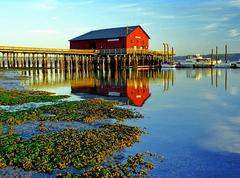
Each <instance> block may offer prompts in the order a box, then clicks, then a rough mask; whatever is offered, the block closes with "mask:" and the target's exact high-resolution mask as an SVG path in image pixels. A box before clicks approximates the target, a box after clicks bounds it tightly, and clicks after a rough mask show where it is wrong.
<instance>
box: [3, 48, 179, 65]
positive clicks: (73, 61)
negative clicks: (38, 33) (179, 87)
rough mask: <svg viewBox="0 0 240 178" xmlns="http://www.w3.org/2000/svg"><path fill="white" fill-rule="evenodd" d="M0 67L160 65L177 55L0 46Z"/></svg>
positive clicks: (144, 51)
mask: <svg viewBox="0 0 240 178" xmlns="http://www.w3.org/2000/svg"><path fill="white" fill-rule="evenodd" d="M0 54H1V55H0V56H1V58H0V68H36V69H39V68H43V69H47V68H50V69H54V68H55V69H57V68H60V69H67V68H70V69H71V68H77V67H81V66H88V67H90V68H98V69H99V68H100V69H101V68H103V67H114V68H127V67H133V68H135V67H139V66H140V67H141V66H155V67H160V63H161V62H162V61H171V60H173V56H174V55H175V54H176V52H175V51H173V50H171V51H169V50H167V51H166V50H163V51H157V50H155V51H154V50H140V49H138V50H135V49H105V50H80V49H61V48H31V47H14V46H0Z"/></svg>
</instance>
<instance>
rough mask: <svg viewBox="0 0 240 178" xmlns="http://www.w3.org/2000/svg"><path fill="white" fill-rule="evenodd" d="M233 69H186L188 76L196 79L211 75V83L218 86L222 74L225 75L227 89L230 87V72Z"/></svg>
mask: <svg viewBox="0 0 240 178" xmlns="http://www.w3.org/2000/svg"><path fill="white" fill-rule="evenodd" d="M229 71H231V69H217V68H215V69H213V68H211V69H195V70H192V69H189V70H186V75H187V78H191V79H195V80H202V79H203V78H206V77H210V78H211V85H212V86H215V87H216V88H217V87H218V85H219V82H220V79H219V77H221V76H222V75H224V88H225V90H227V89H228V72H229Z"/></svg>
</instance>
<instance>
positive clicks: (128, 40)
mask: <svg viewBox="0 0 240 178" xmlns="http://www.w3.org/2000/svg"><path fill="white" fill-rule="evenodd" d="M149 39H150V37H149V36H148V34H147V33H146V32H145V31H144V30H143V28H142V27H141V26H139V25H138V26H128V27H119V28H109V29H102V30H95V31H91V32H88V33H85V34H83V35H81V36H78V37H76V38H73V39H71V40H70V49H98V50H100V49H122V48H133V49H148V47H149Z"/></svg>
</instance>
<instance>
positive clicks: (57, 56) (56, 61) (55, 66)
mask: <svg viewBox="0 0 240 178" xmlns="http://www.w3.org/2000/svg"><path fill="white" fill-rule="evenodd" d="M58 60H59V55H58V54H56V55H55V61H54V68H55V69H58Z"/></svg>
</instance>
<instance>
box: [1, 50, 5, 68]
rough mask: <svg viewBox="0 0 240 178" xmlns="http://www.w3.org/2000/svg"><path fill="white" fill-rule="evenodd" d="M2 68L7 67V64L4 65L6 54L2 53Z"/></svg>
mask: <svg viewBox="0 0 240 178" xmlns="http://www.w3.org/2000/svg"><path fill="white" fill-rule="evenodd" d="M1 67H2V68H4V67H5V64H4V53H2V61H1Z"/></svg>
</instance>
